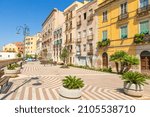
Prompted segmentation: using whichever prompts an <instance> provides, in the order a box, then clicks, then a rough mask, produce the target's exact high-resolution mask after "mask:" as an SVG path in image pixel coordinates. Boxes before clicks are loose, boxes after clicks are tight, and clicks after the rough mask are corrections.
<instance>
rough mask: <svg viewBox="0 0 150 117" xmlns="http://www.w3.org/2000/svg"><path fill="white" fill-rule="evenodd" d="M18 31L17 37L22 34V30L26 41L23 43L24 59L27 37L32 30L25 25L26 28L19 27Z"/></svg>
mask: <svg viewBox="0 0 150 117" xmlns="http://www.w3.org/2000/svg"><path fill="white" fill-rule="evenodd" d="M16 30H17V33H16V34H17V35H18V34H20V32H21V30H22V34H23V36H24V40H23V43H24V54H23V58H25V38H26V36H28V35H29V34H30V29H29V27H28V26H27V25H26V24H24V26H18V27H17V28H16Z"/></svg>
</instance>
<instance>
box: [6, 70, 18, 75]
mask: <svg viewBox="0 0 150 117" xmlns="http://www.w3.org/2000/svg"><path fill="white" fill-rule="evenodd" d="M17 74H18V70H17V69H15V70H8V69H6V70H5V76H10V77H17Z"/></svg>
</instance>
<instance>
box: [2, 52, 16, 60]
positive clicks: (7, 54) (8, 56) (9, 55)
mask: <svg viewBox="0 0 150 117" xmlns="http://www.w3.org/2000/svg"><path fill="white" fill-rule="evenodd" d="M16 58H17V53H15V52H0V60H8V59H16Z"/></svg>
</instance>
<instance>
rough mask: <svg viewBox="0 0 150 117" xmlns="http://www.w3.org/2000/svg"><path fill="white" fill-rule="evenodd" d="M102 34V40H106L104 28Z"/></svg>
mask: <svg viewBox="0 0 150 117" xmlns="http://www.w3.org/2000/svg"><path fill="white" fill-rule="evenodd" d="M102 35H103V39H102V40H103V41H104V40H107V31H106V30H105V31H103V33H102Z"/></svg>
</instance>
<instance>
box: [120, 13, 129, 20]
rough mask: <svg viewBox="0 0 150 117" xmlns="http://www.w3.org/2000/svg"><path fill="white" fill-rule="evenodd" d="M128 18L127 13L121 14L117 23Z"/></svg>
mask: <svg viewBox="0 0 150 117" xmlns="http://www.w3.org/2000/svg"><path fill="white" fill-rule="evenodd" d="M128 17H129V13H123V14H120V15H119V16H118V21H121V20H124V19H127V18H128Z"/></svg>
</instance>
